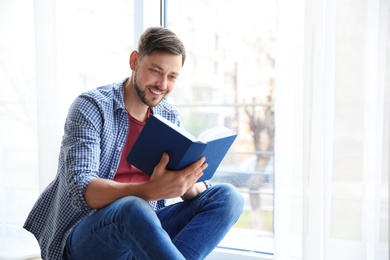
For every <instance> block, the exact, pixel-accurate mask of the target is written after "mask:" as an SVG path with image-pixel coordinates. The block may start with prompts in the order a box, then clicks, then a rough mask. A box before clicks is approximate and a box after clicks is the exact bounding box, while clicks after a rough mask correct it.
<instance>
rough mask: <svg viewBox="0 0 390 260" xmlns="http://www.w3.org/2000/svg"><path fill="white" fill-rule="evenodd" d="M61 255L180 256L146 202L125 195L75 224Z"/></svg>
mask: <svg viewBox="0 0 390 260" xmlns="http://www.w3.org/2000/svg"><path fill="white" fill-rule="evenodd" d="M64 257H65V259H132V257H134V258H136V259H169V260H171V259H184V257H183V256H182V254H181V253H180V252H179V251H178V250H177V248H176V247H175V246H174V245H173V243H172V241H171V239H170V237H169V235H168V234H167V233H166V232H165V230H164V229H163V228H162V227H161V223H160V220H159V219H158V218H157V215H156V213H155V211H154V210H153V209H152V208H151V207H150V205H149V204H148V203H147V202H146V201H144V200H142V199H140V198H137V197H125V198H122V199H120V200H117V201H116V202H114V203H112V204H111V205H109V206H107V207H105V208H103V209H100V210H98V211H97V212H95V213H94V214H92V215H91V216H89V217H87V218H85V219H84V220H82V221H81V222H80V223H79V224H77V225H76V226H75V227H74V229H73V231H72V233H71V234H70V235H69V237H68V240H67V244H66V247H65V252H64Z"/></svg>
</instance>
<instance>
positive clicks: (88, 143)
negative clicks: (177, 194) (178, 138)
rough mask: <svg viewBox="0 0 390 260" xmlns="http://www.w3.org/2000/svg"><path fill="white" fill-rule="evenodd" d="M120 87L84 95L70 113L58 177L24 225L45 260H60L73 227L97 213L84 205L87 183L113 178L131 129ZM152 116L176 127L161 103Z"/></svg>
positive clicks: (156, 205)
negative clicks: (163, 119) (169, 122)
mask: <svg viewBox="0 0 390 260" xmlns="http://www.w3.org/2000/svg"><path fill="white" fill-rule="evenodd" d="M123 83H124V81H122V82H119V83H114V84H110V85H107V86H103V87H100V88H97V89H95V90H92V91H88V92H86V93H83V94H81V95H80V96H79V97H78V98H77V99H76V100H75V101H74V103H73V104H72V106H71V107H70V110H69V112H68V117H67V119H66V122H65V129H64V136H63V139H62V143H61V150H60V155H59V164H58V172H57V176H56V177H55V179H54V180H53V181H52V182H51V183H50V184H49V186H48V187H47V188H46V189H45V190H44V191H43V192H42V194H41V195H40V197H39V198H38V200H37V202H36V203H35V205H34V207H33V209H32V210H31V212H30V214H29V216H28V218H27V220H26V222H25V224H24V228H25V229H27V230H28V231H30V232H31V233H33V234H34V235H35V237H36V238H37V240H38V242H39V245H40V247H41V256H42V258H43V259H50V260H53V259H62V257H63V249H64V247H65V243H66V239H67V237H68V235H69V234H70V232H71V231H72V228H73V226H74V225H75V224H77V223H78V222H79V221H80V220H81V219H83V218H85V217H87V216H89V215H91V214H93V213H94V212H95V210H93V209H91V208H89V207H88V205H87V202H86V201H85V199H84V192H85V189H86V188H87V185H88V184H89V182H90V181H91V180H93V179H94V178H105V179H113V178H114V175H115V173H116V170H117V167H118V165H119V160H120V157H121V152H122V148H123V146H124V144H125V142H126V138H127V133H128V128H129V120H128V116H127V111H126V110H125V106H124V94H123V93H124V91H123ZM153 113H155V114H160V115H162V116H164V117H165V118H167V119H168V120H170V121H172V122H174V123H176V124H177V125H180V119H179V115H178V113H177V110H176V109H175V108H174V107H173V106H172V105H170V104H168V103H167V101H166V100H165V99H164V100H163V101H162V102H160V104H159V105H158V106H156V107H154V108H153ZM150 204H151V206H152V207H153V208H154V209H156V210H157V209H160V208H162V207H164V206H165V201H164V200H161V201H152V202H150Z"/></svg>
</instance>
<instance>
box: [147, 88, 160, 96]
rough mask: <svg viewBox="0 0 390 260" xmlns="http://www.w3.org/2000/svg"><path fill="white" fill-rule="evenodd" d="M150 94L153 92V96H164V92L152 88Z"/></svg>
mask: <svg viewBox="0 0 390 260" xmlns="http://www.w3.org/2000/svg"><path fill="white" fill-rule="evenodd" d="M149 90H150V92H152V93H153V94H156V95H161V94H162V91H160V90H158V89H152V88H149Z"/></svg>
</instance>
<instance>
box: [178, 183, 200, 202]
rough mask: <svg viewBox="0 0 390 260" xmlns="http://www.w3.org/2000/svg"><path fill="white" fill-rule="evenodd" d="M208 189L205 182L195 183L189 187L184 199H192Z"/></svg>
mask: <svg viewBox="0 0 390 260" xmlns="http://www.w3.org/2000/svg"><path fill="white" fill-rule="evenodd" d="M205 190H206V185H205V184H204V183H203V182H197V183H195V184H194V185H193V186H192V187H191V188H189V189H188V190H187V191H186V193H184V195H183V196H181V197H182V199H184V200H190V199H193V198H195V197H196V196H198V194H200V193H202V192H203V191H205Z"/></svg>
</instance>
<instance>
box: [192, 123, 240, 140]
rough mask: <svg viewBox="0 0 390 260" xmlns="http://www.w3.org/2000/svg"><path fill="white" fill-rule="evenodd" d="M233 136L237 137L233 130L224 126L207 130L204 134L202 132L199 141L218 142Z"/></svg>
mask: <svg viewBox="0 0 390 260" xmlns="http://www.w3.org/2000/svg"><path fill="white" fill-rule="evenodd" d="M232 135H235V133H234V132H233V130H231V129H229V128H227V127H224V126H218V127H214V128H210V129H207V130H205V131H204V132H202V133H201V134H200V135H199V137H198V140H200V141H202V142H209V141H212V140H216V139H220V138H224V137H227V136H232Z"/></svg>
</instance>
